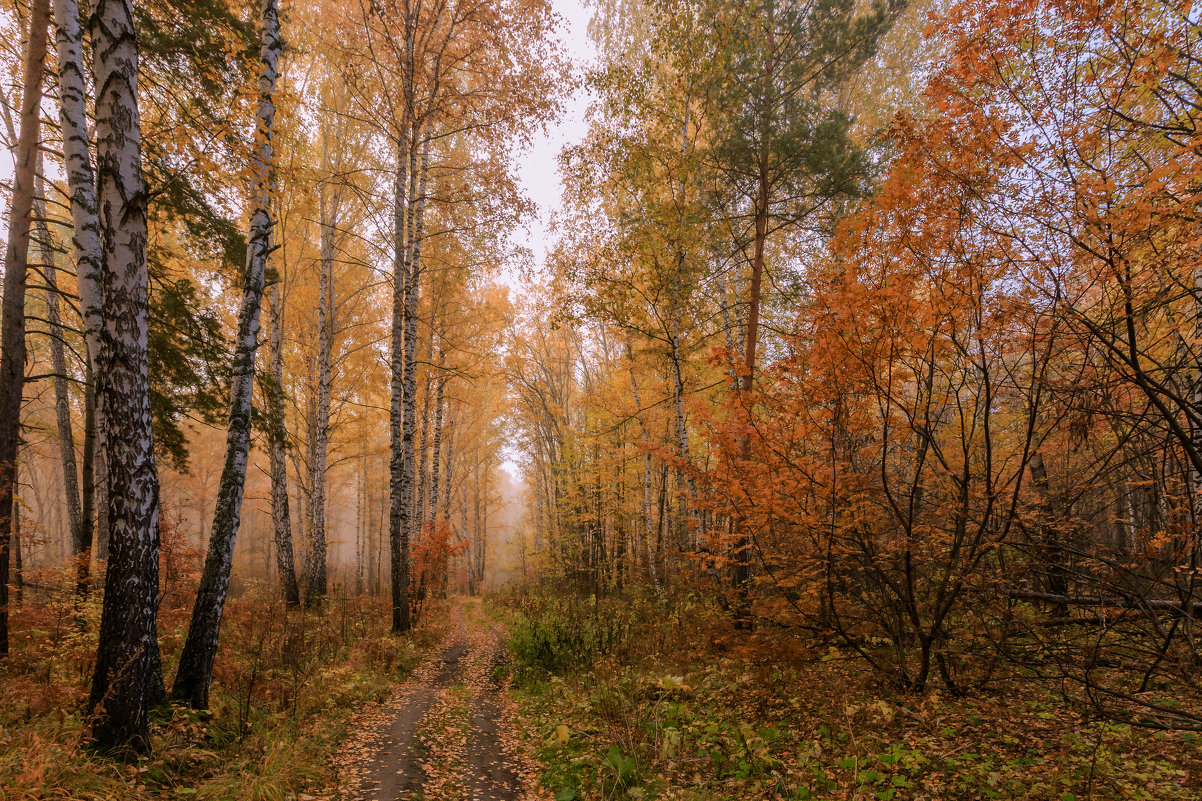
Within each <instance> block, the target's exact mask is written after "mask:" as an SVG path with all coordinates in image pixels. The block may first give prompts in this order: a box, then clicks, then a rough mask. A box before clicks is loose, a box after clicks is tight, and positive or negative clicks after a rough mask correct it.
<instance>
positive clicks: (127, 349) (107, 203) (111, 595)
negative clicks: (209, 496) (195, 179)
mask: <svg viewBox="0 0 1202 801" xmlns="http://www.w3.org/2000/svg"><path fill="white" fill-rule="evenodd" d="M90 32H91V40H92V53H93V67H92V73H93V84H94V85H95V86H96V175H97V181H96V195H97V209H98V212H99V221H100V232H101V241H102V243H103V248H102V265H103V266H102V270H101V281H100V284H101V286H102V287H103V293H102V315H103V318H104V325H103V328H102V329H101V335H100V349H99V358H98V370H97V383H98V387H97V390H98V397H99V402H100V415H101V419H103V420H104V424H105V431H104V442H105V447H104V458H105V461H106V463H107V467H108V519H109V537H110V542H109V554H108V569H107V572H106V575H105V592H104V609H103V612H102V614H101V620H100V630H99V632H98V633H99V647H98V650H97V656H96V668H95V671H94V674H93V681H92V692H91V699H90V704H89V707H90V709H91V710H92V712H93V714H95V715H96V719H95V722H94V723H93V726H92V736H93V738H95V740H96V742H97V743H98V745H99V746H100V747H102V748H117V749H132V750H134V751H140V752H144V751H147V750H149V748H150V737H149V730H148V711H149V707H150V705H151V704H152V703H154V702H155V700H156V699H157V698H159V697H160V696H161V694H162V683H161V682H162V677H161V674H160V668H159V666H160V661H159V647H158V638H157V624H156V614H157V613H156V610H157V604H158V586H159V531H158V512H159V509H158V495H159V482H158V474H157V472H156V470H155V462H154V437H153V433H152V428H151V414H150V380H149V367H150V364H149V358H148V352H147V343H148V334H149V331H148V327H149V298H148V291H149V289H148V273H147V266H146V239H147V226H146V189H145V184H144V182H143V179H142V138H141V123H140V119H139V115H138V47H137V38H136V33H135V30H134V13H133V4H132V2H131V0H100V1H99V2H98V3H97V4H96V5H94V6H93V8H92V16H91V25H90Z"/></svg>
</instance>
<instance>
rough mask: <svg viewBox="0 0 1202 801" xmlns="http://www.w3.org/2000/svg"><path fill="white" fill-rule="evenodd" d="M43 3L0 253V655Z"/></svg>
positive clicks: (36, 14) (33, 22) (31, 44)
mask: <svg viewBox="0 0 1202 801" xmlns="http://www.w3.org/2000/svg"><path fill="white" fill-rule="evenodd" d="M49 24H50V8H49V4H48V2H47V0H34V3H33V8H32V10H31V14H30V20H29V38H28V41H27V42H26V47H25V87H24V89H23V90H22V93H21V131H20V134H19V135H18V138H17V151H16V160H17V164H16V173H15V175H14V176H13V192H12V201H11V205H10V206H9V215H8V246H7V247H6V248H5V251H4V301H3V311H2V312H0V348H2V351H0V578H2V579H3V581H0V656H3V655H5V654H7V653H8V562H9V559H8V546H9V536H10V534H11V533H12V530H13V519H12V511H13V498H14V497H15V495H16V491H15V490H16V486H15V485H16V476H17V451H18V449H19V447H20V441H21V396H22V394H23V393H24V390H25V280H26V274H27V272H28V268H29V229H30V223H31V221H32V219H33V197H34V178H35V174H36V172H37V170H36V167H37V162H38V135H39V131H40V130H41V105H42V75H43V72H44V69H45V63H46V28H47V26H48V25H49Z"/></svg>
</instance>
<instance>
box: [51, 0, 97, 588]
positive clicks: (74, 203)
mask: <svg viewBox="0 0 1202 801" xmlns="http://www.w3.org/2000/svg"><path fill="white" fill-rule="evenodd" d="M54 29H55V35H54V36H55V44H56V48H57V55H58V89H59V103H58V116H59V127H60V128H61V131H62V139H63V169H64V172H65V173H66V177H67V194H68V204H69V206H70V212H71V248H72V257H73V259H74V261H75V274H76V276H77V285H78V287H79V305H80V312H81V314H82V316H83V325H84V345H85V346H86V348H87V359H88V362H87V365H85V371H84V372H85V382H84V392H85V399H84V453H83V473H82V481H83V487H82V490H83V498H82V507H83V508H82V513H81V517H82V521H83V529H82V532H81V534H82V541H81V543H80V548H79V551H78V553H79V566H78V568H79V572H78V577H77V578H78V584H79V588H80V591H81V592H84V591H86V590H87V585H88V570H89V562H90V557H91V551H92V545H93V542H94V541H96V540H99V541H100V542H101V543H104V545H105V546H106V547H107V545H108V514H107V512H108V508H107V507H108V501H107V500H106V497H107V496H106V493H105V487H106V486H107V479H106V475H107V472H108V471H107V469H106V467H105V464H104V457H103V455H102V451H103V443H102V441H101V437H100V432H101V430H102V429H103V423H102V422H101V421H100V420H99V419H98V414H97V412H98V409H97V406H98V404H97V403H96V381H95V375H96V360H97V358H98V355H99V352H100V328H101V326H102V325H103V315H102V312H101V308H100V260H101V242H100V220H99V217H98V216H97V210H96V175H95V172H94V171H93V170H92V155H91V149H92V143H91V138H90V136H89V134H88V116H87V84H86V82H85V80H84V62H83V31H82V29H81V26H80V22H79V3H78V1H77V0H54ZM93 510H95V514H96V520H95V528H93V520H92V518H93V513H94V512H93Z"/></svg>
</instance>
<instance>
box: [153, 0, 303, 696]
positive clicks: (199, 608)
mask: <svg viewBox="0 0 1202 801" xmlns="http://www.w3.org/2000/svg"><path fill="white" fill-rule="evenodd" d="M262 25H263V30H262V37H261V43H260V48H259V62H260V71H259V107H258V113H257V114H256V117H255V120H256V123H257V125H256V129H255V148H254V151H253V154H252V156H251V191H250V195H251V210H250V236H249V246H248V248H247V251H246V274H245V276H244V278H243V286H242V306H241V309H240V311H239V313H238V334H237V340H236V341H235V345H234V370H233V373H234V375H233V382H232V385H231V388H230V416H229V429H228V431H227V433H226V451H225V467H224V468H223V469H222V472H221V484H220V487H219V489H218V495H217V509H216V512H215V513H214V515H213V529H212V532H211V533H210V535H209V552H208V556H207V557H206V558H205V566H204V572H203V573H202V574H201V578H200V587H199V588H198V589H197V593H196V604H195V606H194V607H193V609H192V622H191V624H190V625H189V627H188V638H187V640H186V641H185V642H184V650H183V653H182V654H181V655H180V661H179V668H178V670H177V672H176V674H175V684H174V686H173V687H172V695H173V696H174V697H175V698H176V699H178V700H181V701H185V702H187V703H188V704H190V705H191V706H193V707H195V708H197V709H204V708H206V707H207V706H208V704H209V685H210V683H211V682H212V680H213V660H214V659H215V658H216V656H217V641H218V637H219V636H220V632H221V613H222V610H223V609H224V607H225V598H226V592H227V591H228V589H229V582H230V571H231V570H232V569H233V564H234V538H235V537H236V536H237V534H238V524H239V520H240V517H241V511H242V493H243V490H244V488H245V486H246V463H247V459H248V457H249V453H250V433H251V418H252V414H251V400H252V397H253V395H254V377H255V353H256V352H257V350H258V347H259V311H260V309H261V307H262V302H263V285H264V281H265V280H266V275H267V260H268V257H269V255H270V252H271V226H272V221H271V160H272V138H271V137H272V123H273V121H274V119H275V84H276V78H277V76H278V75H279V57H280V20H279V11H278V8H277V6H276V0H263V6H262Z"/></svg>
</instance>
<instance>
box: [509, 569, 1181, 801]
mask: <svg viewBox="0 0 1202 801" xmlns="http://www.w3.org/2000/svg"><path fill="white" fill-rule="evenodd" d="M492 609H493V610H494V614H497V615H498V616H499V617H500V618H501V619H502V620H504V622H505V624H506V628H507V630H508V631H509V633H510V650H511V665H512V671H513V696H514V699H515V701H516V703H517V704H518V707H519V716H520V720H521V724H522V725H521V730H522V731H523V733H524V737H525V743H526V747H527V748H528V749H529V750H530V751H532V752H533V753H534V755H535V757H536V759H537V760H538V764H539V765H540V770H541V775H540V777H539V782H540V784H541V785H542V787H543V792H545V793H547V795H549V796H550V797H551V798H554V799H555V800H556V801H610V800H612V801H616V800H617V799H645V800H649V799H665V800H666V799H680V800H681V801H744V799H764V800H765V801H767V800H768V799H771V800H772V801H802V800H803V799H824V800H826V799H829V800H830V801H835V800H836V799H838V800H839V801H953V799H954V800H957V801H977V800H978V799H991V798H996V799H1015V800H1016V801H1017V800H1019V799H1022V800H1023V801H1036V800H1038V801H1085V800H1086V799H1089V800H1090V801H1101V800H1102V799H1114V800H1115V801H1117V800H1118V799H1156V800H1157V801H1168V799H1181V800H1182V801H1185V800H1188V801H1198V799H1202V736H1199V734H1198V733H1196V732H1190V731H1164V730H1152V729H1147V728H1141V727H1138V726H1133V725H1128V724H1125V723H1120V722H1117V721H1114V720H1111V719H1107V718H1106V717H1104V716H1100V715H1097V714H1095V713H1093V712H1092V711H1091V710H1090V709H1089V708H1088V707H1086V706H1083V705H1081V704H1080V703H1075V702H1074V701H1073V700H1072V699H1071V698H1070V697H1069V695H1068V694H1067V693H1066V689H1067V688H1065V687H1062V686H1058V685H1057V684H1056V683H1055V682H1053V681H1046V680H1045V681H1032V680H1031V679H1030V677H1023V676H1019V675H1015V676H1014V677H1011V678H1006V679H1001V678H1000V679H999V680H998V681H997V682H996V683H995V684H993V685H992V686H990V687H989V688H986V689H980V690H976V691H974V692H973V693H971V694H967V693H961V694H953V693H950V692H947V691H940V690H931V691H929V692H926V693H912V692H902V691H899V690H897V689H896V688H894V687H892V686H891V685H889V684H888V683H887V682H883V681H881V679H880V678H879V677H878V676H876V675H874V674H873V673H872V672H871V671H870V670H868V669H867V668H866V666H865V665H864V663H863V662H862V661H861V660H858V659H857V658H855V655H854V654H852V653H850V652H844V651H842V650H840V649H838V648H836V647H832V646H830V645H829V644H826V645H824V644H822V643H815V642H810V641H808V640H807V639H805V638H804V637H802V636H799V635H797V634H796V633H791V632H788V631H784V630H780V629H777V630H772V629H771V628H769V627H767V626H765V627H763V629H762V630H757V631H756V632H755V633H753V634H748V633H747V632H745V631H736V630H734V629H733V627H732V626H731V625H730V622H729V620H727V619H726V618H725V617H724V615H723V614H722V613H721V612H719V611H717V610H715V609H713V608H710V607H709V606H708V605H707V604H705V603H703V602H697V601H689V600H688V599H679V600H677V601H675V602H673V603H670V604H669V603H665V602H662V601H657V600H654V599H648V598H640V597H637V596H631V597H613V598H607V599H603V601H601V602H598V601H597V600H596V599H595V598H594V599H589V598H583V599H574V600H573V599H570V598H566V597H562V596H554V595H545V594H541V593H537V592H536V593H529V594H522V593H514V594H511V595H510V596H508V597H502V598H498V599H496V604H495V605H494V606H492Z"/></svg>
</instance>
